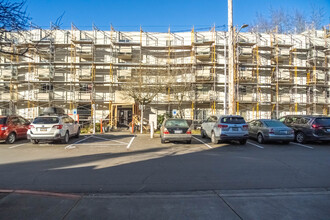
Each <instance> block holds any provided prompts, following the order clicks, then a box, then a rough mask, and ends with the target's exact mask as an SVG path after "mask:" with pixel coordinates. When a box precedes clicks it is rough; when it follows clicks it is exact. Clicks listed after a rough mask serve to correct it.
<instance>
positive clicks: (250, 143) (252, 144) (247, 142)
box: [247, 141, 264, 149]
mask: <svg viewBox="0 0 330 220" xmlns="http://www.w3.org/2000/svg"><path fill="white" fill-rule="evenodd" d="M247 143H248V144H251V145H253V146H256V147H259V148H261V149H264V147H263V146H260V145H258V144H254V143H251V142H250V141H248V142H247Z"/></svg>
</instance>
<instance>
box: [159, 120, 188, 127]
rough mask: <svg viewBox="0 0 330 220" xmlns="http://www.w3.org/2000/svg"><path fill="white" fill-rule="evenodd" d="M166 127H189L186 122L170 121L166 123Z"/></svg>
mask: <svg viewBox="0 0 330 220" xmlns="http://www.w3.org/2000/svg"><path fill="white" fill-rule="evenodd" d="M165 127H189V126H188V123H187V121H186V120H176V119H173V120H168V121H166V123H165Z"/></svg>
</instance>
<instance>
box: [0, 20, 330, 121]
mask: <svg viewBox="0 0 330 220" xmlns="http://www.w3.org/2000/svg"><path fill="white" fill-rule="evenodd" d="M328 37H329V29H324V30H319V31H315V30H314V31H307V32H305V33H302V34H291V35H287V34H277V33H276V32H274V33H249V32H246V33H239V34H238V35H237V34H236V35H235V37H234V39H235V41H234V50H235V52H234V56H235V68H234V86H235V93H234V94H228V89H227V90H226V89H225V88H227V87H228V80H227V79H228V64H227V58H228V33H227V32H219V31H215V30H211V31H206V32H195V31H194V30H191V31H190V32H177V33H173V32H171V31H169V32H168V33H152V32H144V31H142V30H141V31H140V32H120V31H116V30H114V29H111V30H110V31H101V30H98V29H96V28H95V29H94V30H92V31H82V30H78V29H77V28H75V27H74V26H73V27H72V29H71V30H54V31H51V30H31V31H26V32H24V33H22V34H20V35H18V34H16V33H5V36H4V37H2V41H1V48H2V51H5V50H6V51H11V52H12V53H1V54H0V113H1V114H14V113H15V114H20V115H22V116H23V117H26V118H29V119H31V118H33V117H36V116H37V115H38V114H39V113H41V112H42V109H43V108H44V107H48V106H61V107H63V108H64V109H65V110H66V111H67V113H69V114H70V113H73V111H74V110H75V109H77V111H78V114H79V115H80V119H81V120H85V121H90V120H91V119H96V120H98V119H101V118H103V119H104V118H110V122H111V123H117V122H120V123H128V121H129V120H131V118H132V115H134V114H137V113H138V111H139V107H138V105H139V104H138V103H137V102H135V101H134V99H132V97H131V96H129V95H128V94H129V93H128V92H127V91H128V90H133V91H136V94H138V95H139V96H141V97H149V98H150V97H152V102H151V103H149V104H148V105H147V108H149V110H150V111H151V112H154V113H157V114H163V113H165V112H171V111H172V110H173V109H177V110H178V112H179V113H180V116H182V117H184V118H187V119H201V120H202V119H205V118H206V117H207V116H208V115H212V114H223V113H226V112H227V113H228V111H225V109H226V107H227V106H228V100H230V99H229V96H233V97H234V100H235V103H234V106H235V108H236V113H237V114H240V115H242V116H244V117H245V118H246V119H247V120H252V119H256V118H277V117H280V116H283V115H287V114H324V115H328V111H329V101H330V100H329V97H330V87H329V83H330V79H329V62H328V60H329V57H330V50H329V44H330V38H328ZM22 54H23V55H22ZM141 88H146V89H145V90H143V89H142V90H141ZM147 93H150V94H147ZM121 120H123V121H121Z"/></svg>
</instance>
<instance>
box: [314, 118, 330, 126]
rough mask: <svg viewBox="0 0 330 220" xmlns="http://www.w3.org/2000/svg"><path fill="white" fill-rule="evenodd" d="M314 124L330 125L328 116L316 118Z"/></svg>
mask: <svg viewBox="0 0 330 220" xmlns="http://www.w3.org/2000/svg"><path fill="white" fill-rule="evenodd" d="M315 124H318V125H322V126H330V118H316V119H315Z"/></svg>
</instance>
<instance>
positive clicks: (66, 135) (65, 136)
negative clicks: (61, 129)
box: [62, 132, 69, 144]
mask: <svg viewBox="0 0 330 220" xmlns="http://www.w3.org/2000/svg"><path fill="white" fill-rule="evenodd" d="M67 143H69V132H66V133H65V135H64V137H63V139H62V144H67Z"/></svg>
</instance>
